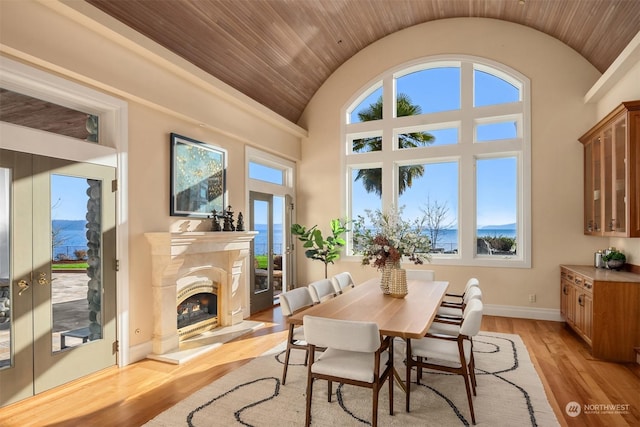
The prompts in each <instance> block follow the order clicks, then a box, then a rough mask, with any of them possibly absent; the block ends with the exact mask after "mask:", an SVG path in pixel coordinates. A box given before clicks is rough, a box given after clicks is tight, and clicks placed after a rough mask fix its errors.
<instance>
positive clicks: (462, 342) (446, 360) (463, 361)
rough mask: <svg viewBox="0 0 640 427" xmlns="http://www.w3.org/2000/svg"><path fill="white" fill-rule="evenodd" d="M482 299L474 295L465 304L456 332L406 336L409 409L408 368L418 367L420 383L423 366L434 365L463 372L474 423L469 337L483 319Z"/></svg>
mask: <svg viewBox="0 0 640 427" xmlns="http://www.w3.org/2000/svg"><path fill="white" fill-rule="evenodd" d="M482 310H483V306H482V301H480V300H477V299H473V300H470V301H469V304H468V305H467V312H466V313H465V317H464V319H463V320H462V324H461V326H460V330H459V332H458V334H457V335H445V334H432V333H427V335H426V336H425V338H422V339H418V340H412V339H409V340H407V357H406V366H407V371H406V381H407V383H406V385H407V393H406V406H407V412H409V403H410V396H411V370H412V369H413V367H414V366H415V367H417V371H416V382H417V384H420V381H421V379H422V369H423V368H426V369H433V370H438V371H444V372H450V373H454V374H458V375H462V377H463V378H464V385H465V388H466V391H467V401H468V402H469V410H470V412H471V421H472V422H473V424H475V423H476V416H475V413H474V410H473V398H472V396H471V393H472V391H473V395H474V396H475V395H476V375H475V359H474V357H473V346H472V342H471V338H472V337H474V336H475V335H477V334H478V332H479V331H480V324H481V323H482Z"/></svg>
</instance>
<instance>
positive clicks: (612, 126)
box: [580, 101, 640, 237]
mask: <svg viewBox="0 0 640 427" xmlns="http://www.w3.org/2000/svg"><path fill="white" fill-rule="evenodd" d="M580 142H581V143H582V144H583V145H584V233H585V234H588V235H596V236H619V237H640V195H639V192H640V152H639V151H640V101H632V102H624V103H622V104H621V105H620V106H619V107H618V108H616V109H615V110H613V111H612V112H611V113H610V114H609V115H607V116H606V117H605V118H604V119H602V120H601V121H600V122H599V123H598V124H597V125H596V126H594V127H593V128H592V129H591V130H590V131H589V132H587V133H586V134H584V135H583V136H582V137H581V138H580Z"/></svg>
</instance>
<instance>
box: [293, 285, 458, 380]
mask: <svg viewBox="0 0 640 427" xmlns="http://www.w3.org/2000/svg"><path fill="white" fill-rule="evenodd" d="M448 287H449V282H444V281H426V280H421V279H408V280H407V288H408V293H407V295H406V296H405V297H404V298H396V297H393V296H391V295H386V294H384V293H383V292H382V290H381V289H380V278H373V279H369V280H367V281H365V282H363V283H361V284H359V285H357V286H356V287H354V288H353V289H351V290H349V291H348V292H345V293H343V294H340V295H338V296H336V297H335V298H332V299H329V300H326V301H324V302H322V303H320V304H316V305H314V306H311V307H309V308H306V309H304V310H302V311H299V312H297V313H295V314H293V315H292V316H289V317H288V319H287V320H288V322H289V323H292V324H294V325H302V324H303V319H304V316H306V315H309V316H317V317H325V318H330V319H338V320H353V321H360V322H375V323H376V324H377V325H378V329H379V330H380V334H381V335H383V336H391V337H398V338H403V339H420V338H423V337H424V336H425V334H426V333H427V331H428V330H429V327H430V326H431V323H432V322H433V319H434V318H435V316H436V313H437V311H438V307H439V306H440V304H441V303H442V300H443V299H444V297H445V294H446V292H447V289H448ZM394 376H395V377H396V379H397V380H398V384H399V385H400V386H401V387H402V388H403V390H404V389H405V385H404V383H403V382H402V381H401V379H400V376H399V375H398V373H397V372H395V370H394ZM405 391H406V390H405Z"/></svg>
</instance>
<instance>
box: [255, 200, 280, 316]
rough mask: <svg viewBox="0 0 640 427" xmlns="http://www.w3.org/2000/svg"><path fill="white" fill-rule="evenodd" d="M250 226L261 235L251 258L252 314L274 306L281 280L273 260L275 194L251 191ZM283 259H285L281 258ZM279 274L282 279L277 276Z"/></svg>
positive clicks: (257, 237) (256, 241)
mask: <svg viewBox="0 0 640 427" xmlns="http://www.w3.org/2000/svg"><path fill="white" fill-rule="evenodd" d="M249 204H250V210H251V211H250V215H249V216H250V218H251V221H250V229H251V230H253V231H257V232H258V234H257V235H256V236H255V238H254V239H253V241H252V251H251V261H252V265H253V268H252V269H251V314H254V313H257V312H259V311H262V310H264V309H266V308H269V307H273V297H274V287H275V286H276V285H277V283H276V280H277V279H279V280H280V284H281V283H282V268H280V270H279V271H278V272H276V271H277V270H276V268H277V267H278V266H277V264H276V262H275V259H274V253H275V252H274V247H273V246H274V244H273V238H274V233H273V228H274V215H273V206H274V200H273V195H271V194H265V193H258V192H256V191H251V192H250V193H249ZM280 260H281V262H282V258H281V259H280ZM277 274H279V276H280V277H279V278H278V277H276V275H277Z"/></svg>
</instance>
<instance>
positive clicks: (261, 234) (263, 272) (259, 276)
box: [253, 200, 271, 294]
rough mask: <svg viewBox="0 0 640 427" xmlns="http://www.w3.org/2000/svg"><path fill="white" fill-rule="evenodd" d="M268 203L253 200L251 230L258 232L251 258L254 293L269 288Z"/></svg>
mask: <svg viewBox="0 0 640 427" xmlns="http://www.w3.org/2000/svg"><path fill="white" fill-rule="evenodd" d="M269 205H270V203H269V202H267V201H264V200H254V201H253V227H254V228H253V230H254V231H257V232H258V234H257V235H256V236H255V237H254V239H253V259H254V260H255V266H254V268H255V281H254V284H253V292H254V293H255V294H257V293H261V292H264V291H266V290H268V289H269V268H270V265H271V263H270V260H269V257H270V250H269V245H270V241H269V210H270V206H269Z"/></svg>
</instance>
